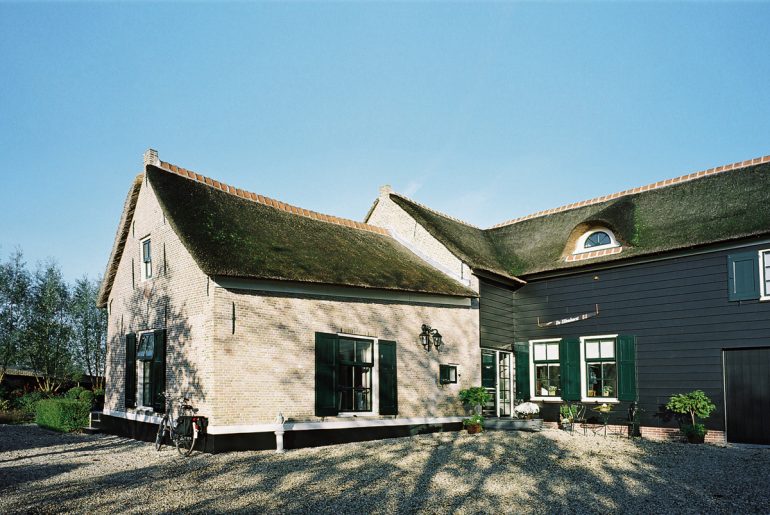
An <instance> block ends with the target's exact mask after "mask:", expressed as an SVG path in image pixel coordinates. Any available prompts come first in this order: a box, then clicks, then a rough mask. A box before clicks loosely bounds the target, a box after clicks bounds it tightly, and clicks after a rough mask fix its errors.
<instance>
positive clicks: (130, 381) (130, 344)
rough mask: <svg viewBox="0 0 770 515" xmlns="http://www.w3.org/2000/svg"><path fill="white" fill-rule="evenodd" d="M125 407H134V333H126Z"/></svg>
mask: <svg viewBox="0 0 770 515" xmlns="http://www.w3.org/2000/svg"><path fill="white" fill-rule="evenodd" d="M125 380H126V384H125V396H126V408H135V407H136V333H129V334H127V335H126V372H125Z"/></svg>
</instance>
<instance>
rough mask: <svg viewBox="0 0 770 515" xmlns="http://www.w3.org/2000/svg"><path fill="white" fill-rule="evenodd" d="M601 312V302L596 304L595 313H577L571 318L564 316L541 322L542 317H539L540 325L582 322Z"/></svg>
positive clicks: (538, 324) (549, 325) (538, 322)
mask: <svg viewBox="0 0 770 515" xmlns="http://www.w3.org/2000/svg"><path fill="white" fill-rule="evenodd" d="M598 314H599V304H596V310H595V311H594V312H593V313H583V314H582V315H575V316H573V317H569V318H562V319H561V320H551V321H550V322H542V323H541V322H540V317H537V326H538V327H552V326H557V325H564V324H571V323H572V322H580V321H581V320H588V319H589V318H593V317H595V316H597V315H598Z"/></svg>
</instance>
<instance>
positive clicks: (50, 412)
mask: <svg viewBox="0 0 770 515" xmlns="http://www.w3.org/2000/svg"><path fill="white" fill-rule="evenodd" d="M90 411H91V405H90V404H88V403H86V402H83V401H76V400H72V399H46V400H42V401H39V402H38V403H37V411H36V414H35V423H37V425H39V426H40V427H45V428H48V429H53V430H56V431H65V432H69V431H75V430H77V429H80V428H82V427H85V426H87V425H88V414H89V413H90Z"/></svg>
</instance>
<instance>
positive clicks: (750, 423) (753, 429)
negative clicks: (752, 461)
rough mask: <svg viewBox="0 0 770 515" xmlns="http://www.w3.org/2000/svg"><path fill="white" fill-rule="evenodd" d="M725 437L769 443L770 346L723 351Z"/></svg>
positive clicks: (745, 441)
mask: <svg viewBox="0 0 770 515" xmlns="http://www.w3.org/2000/svg"><path fill="white" fill-rule="evenodd" d="M724 364H725V404H726V410H727V414H726V415H727V425H726V428H727V440H728V441H729V442H736V443H754V444H770V347H767V348H759V349H736V350H726V351H725V352H724Z"/></svg>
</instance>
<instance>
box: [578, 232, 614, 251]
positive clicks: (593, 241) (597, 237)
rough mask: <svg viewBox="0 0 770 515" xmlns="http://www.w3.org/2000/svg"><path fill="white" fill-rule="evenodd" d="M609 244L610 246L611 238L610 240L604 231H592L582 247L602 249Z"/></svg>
mask: <svg viewBox="0 0 770 515" xmlns="http://www.w3.org/2000/svg"><path fill="white" fill-rule="evenodd" d="M610 244H612V238H610V235H609V234H607V233H606V232H604V231H594V232H592V233H591V234H589V235H588V238H586V241H585V243H584V244H583V247H584V248H587V249H590V248H593V247H603V246H605V245H610Z"/></svg>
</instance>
